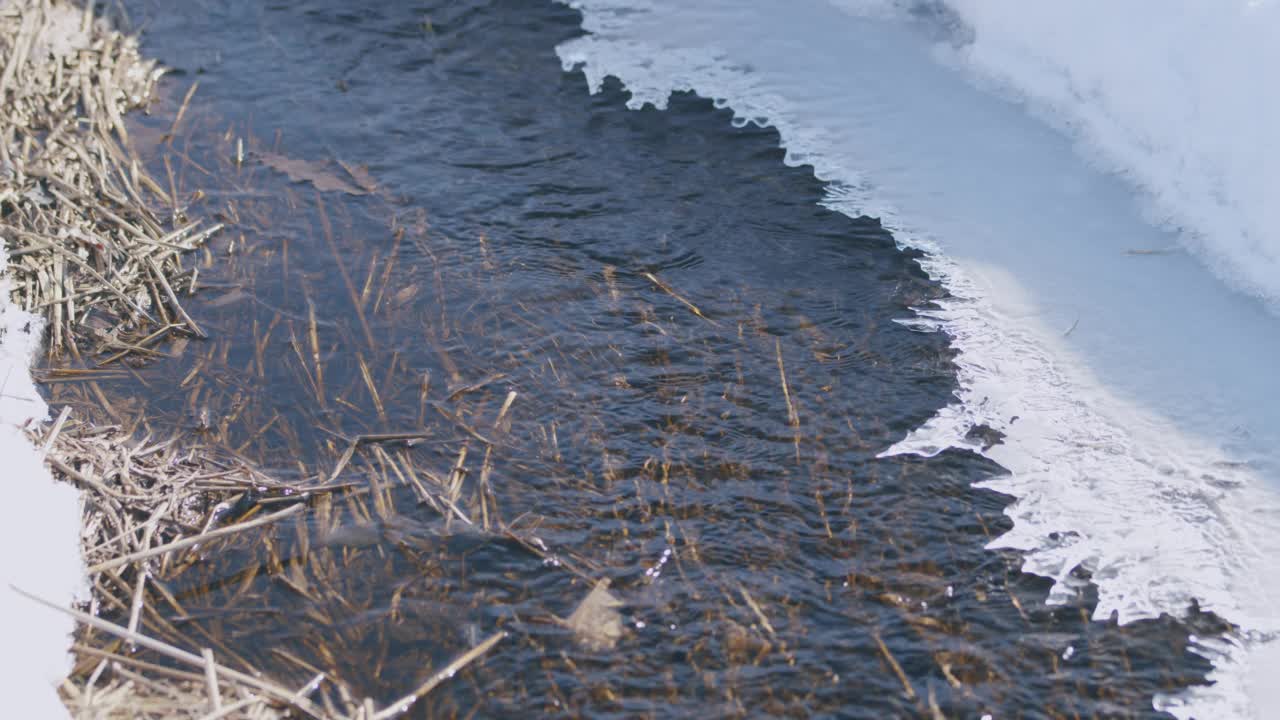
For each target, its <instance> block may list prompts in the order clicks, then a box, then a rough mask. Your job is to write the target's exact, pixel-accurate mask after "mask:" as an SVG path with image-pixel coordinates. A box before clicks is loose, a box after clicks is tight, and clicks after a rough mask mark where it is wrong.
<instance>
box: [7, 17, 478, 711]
mask: <svg viewBox="0 0 1280 720" xmlns="http://www.w3.org/2000/svg"><path fill="white" fill-rule="evenodd" d="M0 67H3V68H4V69H3V75H0V98H3V111H2V112H0V212H2V213H3V215H2V217H3V220H2V222H0V233H2V234H3V240H4V242H5V245H6V247H7V249H8V255H9V265H8V267H7V268H6V272H7V273H8V274H9V275H10V277H11V284H12V287H13V297H12V299H13V300H14V301H15V302H16V303H17V304H18V305H20V306H21V307H23V308H25V309H27V310H29V311H32V312H35V313H37V314H39V315H41V316H43V318H44V319H45V320H46V331H47V335H46V340H47V352H48V355H49V357H50V358H58V357H68V356H69V357H70V358H73V359H74V361H75V364H76V365H77V366H79V367H77V368H70V369H65V370H61V371H54V372H51V373H49V374H48V375H46V376H45V377H44V378H43V379H44V380H45V381H46V382H81V383H84V384H85V386H86V387H87V388H88V390H87V392H88V393H91V395H90V397H92V398H93V399H94V400H96V403H93V404H89V405H86V407H85V408H84V409H83V410H82V411H81V412H80V413H78V414H77V415H76V416H73V414H72V412H71V408H70V406H66V407H64V408H63V410H62V412H61V414H60V415H59V417H58V418H57V420H56V422H54V423H53V424H52V425H51V426H50V427H48V428H47V429H42V430H38V431H33V432H32V440H33V442H36V443H38V444H40V445H41V446H42V448H43V449H44V451H45V452H46V454H47V460H48V463H49V465H50V466H51V468H52V469H53V470H54V472H55V475H57V476H59V477H61V478H62V479H63V480H65V481H67V482H70V483H72V484H74V485H76V486H77V487H79V488H80V489H81V491H82V492H83V497H84V507H85V514H84V525H83V529H82V546H83V551H84V560H85V562H86V564H87V565H88V571H89V580H90V583H91V584H92V590H93V592H92V601H91V607H89V608H87V610H88V612H81V611H79V610H72V609H67V608H55V609H57V610H60V611H62V612H66V613H69V614H72V615H74V616H75V617H76V618H77V619H78V620H79V621H80V622H81V623H82V624H83V626H84V627H83V630H82V632H81V633H80V634H79V636H78V638H77V641H76V644H75V646H74V648H73V651H74V653H75V655H76V658H77V664H76V667H75V669H74V670H73V672H72V673H71V675H70V677H69V678H68V679H67V680H66V681H64V683H63V685H62V693H63V697H64V699H65V701H66V703H67V707H68V708H69V709H70V710H71V712H72V713H73V715H74V716H75V717H78V718H126V717H127V718H180V717H191V718H221V717H246V718H275V717H285V716H290V717H297V716H304V717H353V718H366V719H370V720H371V719H372V718H375V717H376V718H390V717H395V716H397V715H399V714H401V713H403V712H405V711H406V710H407V709H408V708H409V706H411V705H412V704H413V702H414V701H415V700H416V699H417V698H418V697H420V696H421V695H424V694H426V693H427V692H430V690H431V689H432V688H434V687H435V686H436V685H438V684H439V683H441V682H442V681H444V680H445V679H447V678H449V677H452V675H453V673H455V672H457V671H458V670H459V669H461V668H462V667H463V666H465V665H467V664H469V663H470V662H472V661H474V660H475V659H476V658H477V657H479V656H480V655H482V654H484V653H485V652H487V651H488V650H489V649H490V648H491V647H493V645H495V644H496V643H497V642H498V641H499V640H500V639H501V637H502V634H498V635H495V636H492V637H490V638H489V639H487V640H485V641H484V642H482V643H480V644H478V645H477V646H476V647H475V648H473V649H472V650H471V651H470V652H468V653H465V654H463V655H461V656H460V657H459V658H457V660H455V661H454V662H453V663H451V664H449V665H448V666H446V667H445V668H443V669H441V670H440V671H438V672H437V673H435V674H434V675H432V676H431V677H430V678H428V680H427V682H426V683H424V684H423V685H422V686H421V687H420V688H418V690H416V691H415V692H414V693H412V694H410V695H408V696H406V697H404V698H401V699H399V700H397V701H396V702H395V703H393V704H392V705H391V706H390V707H389V708H386V709H381V710H380V709H377V708H376V707H375V706H374V704H373V703H372V702H371V701H369V700H364V701H353V700H351V699H350V694H349V693H347V692H345V689H344V688H334V687H332V685H333V683H332V681H329V680H328V679H327V678H326V677H325V675H324V674H323V673H320V674H317V675H316V676H314V677H312V678H311V679H310V680H309V681H308V682H306V683H304V684H302V685H301V686H298V687H284V686H282V685H279V684H277V683H274V682H272V681H271V680H269V679H265V678H264V676H263V675H262V673H260V672H258V670H257V669H256V668H253V667H251V666H248V664H247V663H245V662H243V661H242V660H240V659H239V658H237V657H235V654H234V652H232V651H230V650H229V649H227V648H225V647H224V646H222V645H221V644H220V643H219V641H218V639H217V638H216V637H190V636H189V635H188V634H187V633H185V632H184V631H183V630H181V629H180V628H178V627H176V626H175V625H174V624H173V623H171V622H168V621H166V620H165V619H164V615H163V614H162V613H160V612H154V611H149V608H150V606H151V605H152V604H154V603H167V605H168V607H167V608H166V609H168V610H176V611H178V613H179V614H181V606H180V605H179V604H178V601H177V599H176V598H174V596H173V594H172V593H170V592H169V591H168V590H167V588H166V587H165V585H164V583H163V582H161V581H160V580H159V579H158V578H159V577H163V576H168V575H170V574H171V572H170V570H171V567H172V566H175V565H181V564H182V563H190V562H191V557H192V556H196V557H198V553H199V550H200V548H201V546H207V545H208V544H209V543H213V542H215V541H217V540H218V539H219V538H222V537H226V536H228V535H234V534H237V533H240V532H243V531H247V530H250V529H254V528H260V527H262V526H264V525H268V524H271V523H274V522H277V521H279V520H282V519H284V518H286V517H289V516H291V515H295V514H297V513H298V512H299V511H301V510H303V509H304V508H305V504H306V503H307V502H311V501H314V499H315V498H317V497H318V496H321V495H324V494H326V493H328V492H331V491H333V490H335V489H345V488H344V486H332V487H327V488H326V487H316V486H315V485H314V484H313V485H311V486H309V487H306V488H300V487H291V486H287V485H284V484H282V483H278V482H276V481H274V480H273V479H272V478H270V477H268V476H266V475H265V474H263V473H262V472H260V471H259V470H257V469H255V468H254V467H252V466H251V465H250V464H249V463H247V462H246V461H244V460H243V459H241V458H239V457H236V456H235V454H234V453H230V454H227V453H222V452H220V451H217V450H215V449H213V448H211V447H206V446H200V445H196V446H191V445H190V444H186V445H183V444H180V443H179V442H177V441H176V439H168V440H157V439H155V438H154V437H153V436H152V435H151V434H150V433H148V432H146V423H145V419H144V418H142V417H138V416H132V417H131V416H130V414H129V413H128V412H127V411H126V410H125V409H121V408H117V407H114V406H113V405H112V403H111V402H110V401H109V400H108V399H107V396H106V395H105V394H104V393H103V392H102V390H101V388H100V387H99V386H98V384H97V380H100V379H105V378H107V377H109V376H111V374H112V373H119V372H127V371H128V370H127V369H124V368H121V369H117V368H108V369H103V368H104V367H105V366H111V365H113V364H115V363H119V362H120V361H121V360H124V359H126V358H128V359H139V358H140V359H148V358H152V357H155V356H157V355H159V354H160V353H159V352H158V351H157V350H155V349H154V346H158V345H160V344H161V343H162V342H164V341H172V340H175V339H176V340H179V341H180V340H181V338H184V337H196V338H206V337H207V335H206V333H205V332H204V330H203V329H202V328H201V327H200V325H199V324H198V323H197V322H196V321H195V319H194V318H192V317H191V316H190V315H189V314H188V313H187V311H186V310H185V308H184V307H183V305H182V299H181V296H182V294H183V292H184V291H186V292H190V291H191V289H192V288H194V287H195V285H196V280H197V275H198V270H197V269H195V268H193V269H190V270H188V269H186V268H184V267H183V256H184V255H185V254H186V253H187V252H189V251H190V250H193V249H195V248H197V247H199V246H200V245H201V244H203V243H204V242H205V241H206V240H207V239H208V238H209V237H210V236H211V235H213V234H214V233H216V232H217V231H218V230H219V229H220V228H221V226H220V225H212V226H208V227H203V223H202V222H201V221H200V220H194V221H192V220H189V219H188V217H187V214H186V213H187V204H188V202H189V201H193V200H198V199H199V197H200V193H199V191H198V190H197V191H195V192H194V193H191V194H190V195H188V196H185V197H184V196H182V195H181V194H180V193H179V190H178V186H177V185H176V184H175V183H174V181H173V176H172V174H170V176H169V178H168V183H167V186H166V185H162V184H161V183H159V182H157V181H156V180H155V179H154V178H153V177H151V176H150V175H148V173H147V171H146V169H145V167H144V165H143V163H142V162H140V160H139V158H138V155H137V153H136V152H135V151H134V148H133V146H132V144H131V142H130V138H129V135H128V131H127V129H126V126H125V124H124V121H123V116H124V115H125V114H126V113H127V112H129V111H131V110H135V109H138V108H141V107H144V106H145V104H146V103H147V102H148V100H149V98H150V97H151V94H152V92H153V90H154V88H155V84H156V81H157V79H158V78H159V77H160V75H161V72H162V71H161V70H159V69H158V68H157V67H156V65H155V63H154V62H152V61H149V60H145V59H143V58H142V57H141V56H140V54H139V52H138V45H137V42H136V40H135V39H133V38H130V37H127V36H124V35H122V34H120V33H118V32H115V31H113V30H111V29H110V28H109V27H108V25H107V24H106V23H105V22H104V21H102V20H100V19H96V18H95V16H94V12H93V5H92V4H90V5H88V6H86V7H84V8H79V7H76V6H73V5H72V4H70V3H65V2H54V1H53V0H10V1H9V2H0ZM193 90H194V88H193ZM190 99H191V94H190V93H189V94H188V95H187V97H186V99H185V100H184V103H183V107H182V109H181V110H180V111H179V112H178V115H177V117H176V119H175V123H174V124H175V126H176V125H177V124H178V123H179V122H180V121H181V117H182V115H183V113H184V112H185V110H186V103H187V102H189V101H190ZM90 363H92V364H93V365H95V366H96V367H88V365H89V364H90ZM377 440H378V439H377V438H372V439H358V440H356V441H353V448H354V447H355V445H357V444H360V443H362V442H365V441H374V442H376V441H377ZM250 493H252V495H253V497H255V498H256V499H257V500H258V502H255V503H253V504H252V507H251V508H250V509H249V510H248V511H247V512H246V511H243V509H242V508H240V506H239V505H238V503H239V502H240V501H241V500H242V499H244V498H245V497H246V496H247V495H248V494H250ZM272 502H277V503H278V506H277V507H276V508H275V509H274V511H273V512H271V513H268V512H264V511H262V508H263V507H266V506H267V505H268V504H269V503H272ZM230 520H234V521H235V524H230V525H228V524H226V523H227V522H228V521H230ZM31 600H32V601H33V602H43V601H42V600H40V599H39V598H31ZM102 616H111V617H123V618H127V622H126V623H123V624H116V623H112V622H108V621H106V620H104V619H103V617H102ZM140 648H141V649H145V650H149V651H150V652H151V653H154V654H155V655H159V656H161V657H163V658H165V660H166V661H167V662H168V663H171V664H165V665H160V664H156V663H155V662H150V661H147V660H143V659H141V658H140V656H139V653H138V650H139V649H140ZM184 648H190V649H184ZM233 666H234V667H233ZM326 684H328V685H329V688H328V689H329V690H332V691H334V692H321V693H320V696H321V697H322V698H323V705H321V704H318V703H317V702H316V701H315V700H313V695H314V694H316V693H317V691H321V689H322V687H324V686H326ZM333 697H338V698H342V699H343V701H342V702H335V701H333V700H332V699H331V698H333Z"/></svg>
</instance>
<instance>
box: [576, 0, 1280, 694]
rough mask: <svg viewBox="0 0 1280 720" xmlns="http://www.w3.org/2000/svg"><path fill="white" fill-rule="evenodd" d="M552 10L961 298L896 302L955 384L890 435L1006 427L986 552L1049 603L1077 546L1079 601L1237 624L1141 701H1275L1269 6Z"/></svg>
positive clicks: (927, 449) (1276, 498) (923, 437)
mask: <svg viewBox="0 0 1280 720" xmlns="http://www.w3.org/2000/svg"><path fill="white" fill-rule="evenodd" d="M571 4H572V5H574V6H575V7H579V8H581V9H582V10H583V11H584V23H585V27H586V29H587V30H588V31H589V33H590V34H589V35H586V36H584V37H582V38H577V39H574V40H571V41H569V42H567V43H565V44H563V45H561V46H560V48H559V49H558V50H559V53H560V57H561V59H562V61H563V62H564V64H565V66H566V67H581V68H582V69H583V70H584V71H585V73H586V75H587V79H588V82H589V83H590V85H591V87H592V88H593V89H594V88H599V87H600V84H601V82H602V81H603V78H604V77H605V76H606V75H612V76H616V77H618V78H619V79H621V80H622V82H623V83H624V84H625V85H626V87H627V89H628V90H629V91H630V92H631V93H632V98H631V100H630V103H629V104H630V105H631V106H632V107H641V106H642V105H644V104H646V103H651V104H653V105H654V106H656V107H660V108H661V107H664V106H665V104H666V101H667V98H668V96H669V94H670V93H671V91H673V90H677V89H678V90H687V89H692V90H696V91H698V92H699V93H701V94H702V95H704V96H707V97H711V98H715V99H716V100H717V103H718V104H720V105H722V106H727V107H729V108H731V109H732V110H733V111H734V113H735V115H736V122H758V123H762V124H763V123H767V124H770V125H772V126H774V127H776V128H777V129H778V131H779V133H780V134H781V138H782V144H783V146H784V147H785V148H786V151H787V160H788V162H789V163H792V164H800V163H806V164H811V165H812V166H813V167H814V169H815V172H816V173H817V175H818V176H819V177H820V178H823V179H825V180H828V181H831V182H832V183H833V193H832V196H831V198H830V199H829V204H830V205H831V206H832V207H833V208H836V209H839V210H841V211H843V212H846V213H848V214H850V215H859V214H868V215H872V216H876V217H880V218H881V219H882V220H883V221H884V223H885V225H886V227H889V228H890V229H892V230H893V231H894V232H895V235H896V237H897V238H898V239H899V241H900V242H902V243H903V244H905V245H909V246H913V247H917V248H921V249H924V250H926V251H928V253H929V256H928V258H927V259H926V260H925V261H924V262H923V263H922V264H923V265H924V267H925V269H926V270H927V271H928V272H929V273H930V274H931V275H932V276H933V277H935V278H936V279H938V280H939V281H940V282H942V283H943V284H944V285H945V286H946V287H947V289H948V290H949V291H950V292H951V294H952V298H951V299H949V300H947V301H944V302H942V303H940V304H939V307H937V308H933V309H930V310H927V311H925V312H923V313H922V315H923V317H921V318H917V319H915V320H913V321H911V322H914V323H915V324H917V325H919V326H920V327H921V328H922V329H931V328H937V329H941V330H943V331H945V332H947V333H948V334H950V335H951V337H952V339H953V344H954V345H955V347H956V349H957V350H958V351H959V356H958V358H957V363H958V365H959V367H960V380H961V385H962V387H961V391H960V392H959V393H958V396H957V398H956V402H955V403H954V404H953V405H951V406H949V407H948V408H946V409H944V410H943V411H942V412H941V413H940V414H939V415H938V417H936V418H934V419H933V420H932V421H931V422H930V423H928V424H926V425H925V426H923V427H921V428H918V429H917V430H916V431H915V432H913V433H911V434H910V435H909V436H908V437H907V438H905V439H904V440H903V441H902V442H901V443H899V444H898V445H896V446H895V447H893V448H890V449H887V452H914V453H923V454H929V453H933V452H937V451H939V450H941V449H942V448H944V447H947V446H953V445H961V446H966V445H969V443H968V442H967V441H966V440H965V439H964V438H965V435H966V433H967V430H968V429H969V428H970V427H971V426H973V425H974V424H977V423H985V424H987V425H989V426H991V427H993V428H996V429H998V430H1000V431H1002V432H1004V433H1005V434H1006V441H1005V444H1004V445H999V446H996V447H995V448H992V449H991V450H990V451H989V453H988V454H989V455H990V456H992V457H993V459H995V460H997V461H998V462H1000V463H1001V465H1002V466H1003V467H1004V468H1006V469H1007V470H1008V471H1009V473H1008V474H1007V475H1002V476H1000V477H996V478H992V479H991V480H990V481H989V482H988V485H989V486H990V487H993V488H997V489H1000V490H1002V491H1004V492H1007V493H1009V494H1012V495H1014V496H1015V497H1017V498H1018V500H1017V502H1016V503H1015V504H1013V505H1012V506H1010V507H1009V508H1008V510H1007V511H1006V512H1007V513H1008V514H1009V515H1010V516H1011V517H1012V518H1013V520H1014V529H1013V531H1012V532H1010V533H1008V534H1007V535H1005V536H1003V537H1002V538H999V539H998V540H997V542H996V543H995V546H999V547H1009V548H1015V549H1018V550H1020V551H1021V552H1022V553H1023V556H1024V569H1026V570H1027V571H1028V572H1032V573H1036V574H1039V575H1043V576H1045V577H1048V578H1051V579H1053V580H1055V583H1056V584H1055V586H1054V588H1053V591H1052V592H1051V593H1050V595H1049V597H1048V598H1047V601H1048V602H1050V603H1053V602H1058V601H1060V600H1062V599H1063V598H1065V597H1067V596H1069V595H1070V594H1071V593H1073V592H1075V591H1076V590H1077V588H1075V587H1073V584H1072V582H1071V581H1070V579H1069V578H1068V573H1069V571H1070V570H1071V569H1072V568H1074V567H1076V566H1083V567H1084V568H1086V569H1088V570H1089V571H1090V572H1091V573H1092V581H1093V583H1094V584H1095V585H1096V587H1097V589H1098V594H1099V599H1100V601H1099V606H1098V608H1097V612H1096V615H1095V617H1097V618H1098V619H1106V618H1108V617H1110V616H1111V615H1112V614H1113V613H1114V615H1115V616H1116V617H1117V619H1118V620H1120V621H1121V622H1135V621H1139V620H1143V619H1146V618H1152V617H1157V616H1159V615H1160V614H1162V613H1169V614H1172V615H1174V616H1178V615H1181V614H1183V613H1185V612H1186V611H1187V609H1188V607H1189V606H1190V605H1191V603H1192V602H1193V601H1194V602H1196V603H1198V604H1199V605H1200V606H1201V607H1202V608H1205V609H1209V610H1212V611H1214V612H1216V613H1218V614H1219V615H1221V616H1222V617H1224V618H1226V619H1227V620H1229V621H1231V622H1233V623H1236V624H1237V625H1238V626H1239V628H1240V632H1239V633H1238V634H1237V635H1234V636H1232V637H1229V638H1227V641H1225V642H1220V641H1215V640H1212V639H1201V640H1199V641H1198V643H1197V645H1196V648H1197V651H1198V652H1199V653H1200V654H1202V655H1203V656H1205V657H1206V658H1209V659H1210V660H1212V661H1213V663H1214V666H1215V669H1214V672H1213V674H1212V676H1211V680H1213V681H1214V682H1215V685H1213V686H1210V687H1204V688H1198V689H1196V690H1193V691H1191V692H1187V693H1182V694H1179V695H1172V696H1164V697H1161V698H1158V699H1157V704H1158V706H1159V707H1161V708H1163V709H1167V710H1169V711H1170V712H1173V713H1174V714H1175V715H1178V716H1180V717H1200V718H1207V717H1213V718H1218V717H1223V718H1228V717H1259V718H1264V717H1274V716H1277V713H1280V698H1278V697H1277V692H1276V690H1275V689H1274V688H1273V686H1272V684H1271V683H1269V681H1268V680H1267V678H1269V677H1273V676H1274V675H1275V673H1276V672H1277V668H1280V641H1278V638H1280V611H1278V610H1277V608H1280V402H1278V400H1280V375H1277V373H1276V372H1275V369H1274V368H1275V365H1274V363H1275V358H1277V357H1280V319H1277V317H1276V316H1275V314H1273V312H1268V303H1269V302H1273V301H1274V299H1275V292H1274V290H1275V289H1276V288H1280V268H1278V267H1273V263H1272V260H1273V258H1275V257H1280V254H1277V253H1273V252H1272V251H1273V250H1274V249H1275V248H1278V247H1280V222H1277V223H1276V224H1275V226H1274V227H1273V226H1272V216H1271V213H1272V210H1271V209H1270V208H1269V207H1267V206H1266V204H1265V203H1263V202H1260V201H1258V200H1257V198H1258V197H1259V196H1260V195H1262V194H1265V192H1267V191H1269V190H1271V189H1273V188H1274V187H1276V186H1277V184H1276V182H1273V181H1272V180H1271V178H1272V176H1273V173H1280V154H1278V153H1280V142H1276V141H1274V140H1272V139H1271V137H1272V136H1274V137H1276V138H1278V139H1280V134H1277V133H1276V132H1275V130H1274V128H1276V127H1280V114H1275V115H1273V114H1272V108H1271V106H1270V104H1269V103H1270V100H1269V99H1263V100H1254V99H1252V98H1251V97H1250V95H1251V94H1262V95H1266V94H1267V93H1266V92H1265V90H1264V87H1265V86H1264V85H1263V84H1261V82H1260V81H1259V82H1253V81H1252V79H1253V78H1254V76H1255V75H1256V73H1254V74H1253V75H1250V74H1249V73H1248V71H1249V69H1250V65H1249V63H1248V62H1247V61H1246V58H1258V59H1265V58H1266V57H1269V53H1271V52H1273V51H1274V48H1280V43H1274V44H1272V45H1271V46H1267V45H1265V43H1264V42H1263V40H1264V36H1266V35H1267V33H1268V32H1270V29H1276V30H1280V25H1277V24H1276V23H1269V24H1268V23H1265V22H1264V23H1262V24H1263V25H1264V26H1265V28H1267V29H1259V28H1245V27H1244V26H1245V25H1248V24H1249V22H1250V18H1252V19H1253V20H1255V21H1263V20H1266V18H1267V17H1270V16H1271V15H1272V14H1274V13H1273V11H1274V8H1273V4H1272V3H1269V2H1268V3H1251V4H1248V5H1247V6H1246V5H1244V4H1242V3H1225V4H1224V3H1217V4H1214V5H1213V6H1214V7H1218V8H1221V12H1220V15H1214V13H1213V12H1211V10H1210V9H1209V6H1208V5H1206V4H1205V3H1197V2H1191V1H1190V0H1188V1H1187V2H1182V3H1176V4H1172V3H1160V4H1159V8H1160V9H1162V12H1159V11H1157V8H1156V3H1153V2H1142V1H1139V0H1135V2H1133V3H1122V4H1115V3H1104V2H1092V1H1087V0H1086V1H1082V2H1074V3H1020V2H1012V1H1010V2H1003V0H989V1H988V0H974V1H973V2H967V1H963V0H956V2H950V3H946V4H945V5H944V4H943V3H941V2H936V1H934V2H928V3H920V2H906V1H905V0H898V1H895V0H830V2H824V1H822V0H808V1H806V2H797V3H786V4H778V3H770V2H764V1H763V0H761V1H758V2H749V3H743V2H741V1H740V0H700V1H699V2H696V3H689V2H681V1H680V0H575V1H574V2H572V3H571ZM904 6H905V7H909V8H910V9H911V12H907V13H902V12H901V11H900V10H901V8H902V7H904ZM1182 8H1186V9H1187V10H1186V12H1179V9H1182ZM1143 9H1145V10H1147V11H1148V12H1147V13H1145V14H1144V13H1142V12H1140V11H1141V10H1143ZM850 10H853V11H855V12H850ZM1249 13H1255V14H1254V15H1252V16H1251V15H1249ZM1256 13H1264V14H1263V15H1257V14H1256ZM1113 24H1118V25H1119V26H1120V27H1119V28H1116V27H1111V25H1113ZM1148 25H1149V26H1150V27H1148ZM1193 28H1199V29H1200V30H1201V31H1203V32H1206V33H1208V34H1207V35H1203V36H1200V37H1199V38H1198V39H1197V42H1191V40H1190V39H1193V38H1196V36H1195V34H1194V33H1192V32H1191V30H1192V29H1193ZM1237 30H1238V31H1239V32H1236V31H1237ZM1233 33H1234V34H1233ZM1215 41H1216V43H1215ZM1237 41H1238V42H1240V43H1241V44H1242V47H1240V48H1236V47H1234V46H1233V45H1232V43H1235V42H1237ZM1179 43H1182V44H1181V45H1180V44H1179ZM1179 51H1180V52H1183V53H1184V54H1185V58H1183V60H1185V61H1186V62H1183V63H1182V64H1179V63H1178V62H1174V61H1173V60H1172V59H1171V57H1172V55H1176V54H1177V52H1179ZM1096 54H1101V57H1097V56H1096ZM1187 62H1189V63H1190V65H1191V67H1186V63H1187ZM1116 64H1119V65H1122V66H1123V67H1119V68H1116V69H1115V70H1114V72H1113V71H1112V69H1111V68H1112V66H1113V65H1116ZM1258 77H1259V78H1260V76H1258ZM1180 83H1181V84H1180ZM1214 83H1217V84H1216V85H1215V84H1214ZM1126 87H1127V88H1128V91H1127V94H1126ZM992 90H995V92H994V93H993V92H991V91H992ZM1028 109H1030V110H1031V112H1028ZM1276 180H1280V177H1277V178H1276ZM1278 219H1280V218H1278ZM1180 246H1181V247H1182V248H1189V249H1191V250H1192V251H1193V252H1192V253H1188V252H1185V251H1181V250H1179V249H1178V248H1179V247H1180ZM1169 248H1173V251H1171V252H1166V251H1167V250H1168V249H1169ZM1130 250H1137V251H1144V252H1145V251H1159V252H1158V253H1157V254H1136V255H1135V254H1128V252H1127V251H1130ZM1206 266H1207V267H1206ZM1209 269H1212V272H1210V271H1209ZM1224 279H1225V280H1226V283H1225V284H1224V282H1223V280H1224ZM1271 309H1272V310H1273V311H1274V309H1275V308H1274V305H1273V306H1272V308H1271Z"/></svg>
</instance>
